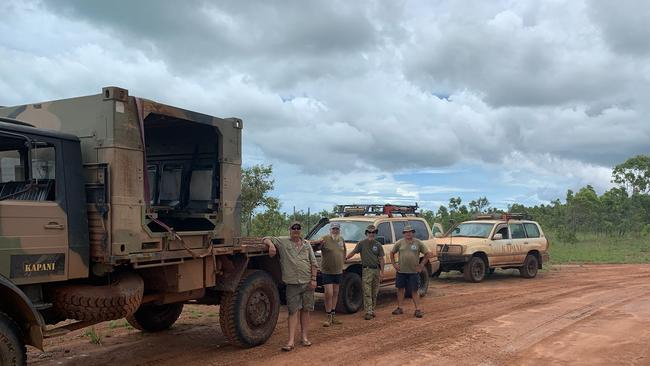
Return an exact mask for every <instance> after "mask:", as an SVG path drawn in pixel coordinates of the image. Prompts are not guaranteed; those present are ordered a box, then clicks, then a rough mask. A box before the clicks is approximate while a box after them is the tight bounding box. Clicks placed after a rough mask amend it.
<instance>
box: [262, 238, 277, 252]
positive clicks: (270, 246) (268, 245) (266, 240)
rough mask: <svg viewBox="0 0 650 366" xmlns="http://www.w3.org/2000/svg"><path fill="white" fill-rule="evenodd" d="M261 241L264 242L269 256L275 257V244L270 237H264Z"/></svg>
mask: <svg viewBox="0 0 650 366" xmlns="http://www.w3.org/2000/svg"><path fill="white" fill-rule="evenodd" d="M263 243H264V244H266V248H267V249H268V250H269V257H275V255H276V254H277V252H278V251H277V249H276V248H275V244H273V242H272V241H271V239H269V238H264V240H263Z"/></svg>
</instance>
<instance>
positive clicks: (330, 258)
mask: <svg viewBox="0 0 650 366" xmlns="http://www.w3.org/2000/svg"><path fill="white" fill-rule="evenodd" d="M310 243H311V244H312V245H315V246H316V248H317V249H320V251H321V269H320V270H321V273H322V278H323V287H324V289H325V313H327V320H325V321H324V322H323V326H324V327H329V326H331V325H332V324H341V321H339V320H338V319H336V311H335V310H334V309H336V302H337V301H338V298H339V284H340V283H341V274H342V273H343V262H344V261H345V252H346V250H345V240H344V239H343V238H342V237H341V224H339V223H338V222H332V223H331V224H330V233H329V235H325V236H323V237H322V238H320V239H319V240H314V241H311V242H310Z"/></svg>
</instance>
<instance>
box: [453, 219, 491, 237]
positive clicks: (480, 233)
mask: <svg viewBox="0 0 650 366" xmlns="http://www.w3.org/2000/svg"><path fill="white" fill-rule="evenodd" d="M492 226H494V224H488V223H476V222H465V223H462V224H460V225H458V227H456V228H455V229H454V230H453V231H452V232H451V236H467V237H471V238H487V237H488V236H489V235H490V231H492Z"/></svg>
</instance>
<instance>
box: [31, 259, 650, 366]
mask: <svg viewBox="0 0 650 366" xmlns="http://www.w3.org/2000/svg"><path fill="white" fill-rule="evenodd" d="M649 279H650V265H587V266H558V267H553V268H552V269H551V270H550V271H547V272H543V273H539V275H538V277H537V278H535V279H532V280H526V279H522V278H520V277H518V276H516V271H506V272H497V273H496V274H494V275H493V276H492V277H491V278H488V279H487V280H485V281H484V282H482V283H479V284H470V283H466V282H464V281H463V280H462V277H460V276H451V277H449V278H444V279H439V280H433V281H432V282H431V285H430V287H429V291H430V292H429V295H428V296H427V297H426V298H424V299H423V300H422V309H423V311H424V312H425V316H424V318H422V319H416V318H414V317H413V316H412V312H413V308H412V304H410V303H407V306H406V312H405V314H404V315H400V316H393V315H391V314H390V312H391V311H392V310H393V308H394V307H395V302H396V301H395V292H394V290H392V289H391V290H386V291H383V293H382V295H380V300H379V309H378V312H377V315H378V317H377V318H376V319H375V320H371V321H365V320H363V319H362V315H361V314H353V315H342V316H339V318H340V319H341V320H342V321H343V322H344V323H343V325H340V326H335V327H333V328H327V329H326V328H322V327H321V326H320V321H321V320H323V319H324V315H323V312H322V305H321V306H320V311H317V312H316V313H314V314H315V315H314V316H313V317H312V320H313V321H312V330H311V341H312V342H313V346H312V347H310V348H306V347H300V346H298V347H297V348H296V350H294V351H293V352H291V353H282V352H280V349H279V348H280V346H281V345H283V344H284V342H285V341H286V338H285V337H286V334H287V330H286V325H287V322H286V312H285V311H284V309H283V312H282V313H281V316H280V319H279V321H278V326H277V328H276V330H275V332H274V333H273V336H272V337H271V339H269V341H268V342H267V343H266V344H265V345H262V346H260V347H257V348H253V349H239V348H236V347H233V346H230V345H229V344H228V343H226V341H225V339H224V337H223V335H222V334H221V330H220V329H219V321H218V308H217V307H210V306H201V305H189V306H186V308H185V310H184V312H183V315H182V317H181V319H180V320H179V321H178V322H177V323H176V325H175V326H174V327H173V328H172V329H171V330H169V331H166V332H162V333H157V334H145V333H141V332H139V331H136V330H134V329H128V328H126V327H124V326H122V324H124V321H123V320H120V321H117V322H113V327H111V323H108V322H107V323H102V324H100V325H97V326H96V327H95V330H96V333H97V334H98V335H99V336H100V337H101V345H97V344H93V343H91V342H90V337H89V336H87V335H84V334H85V333H86V332H87V330H81V331H76V332H72V333H69V334H68V335H66V336H64V337H59V338H53V339H49V340H47V342H46V351H47V352H45V353H41V352H40V351H37V350H35V349H30V351H29V361H30V364H33V365H46V364H47V365H49V364H59V365H77V364H84V365H85V364H88V363H90V362H92V364H93V365H106V364H113V365H120V366H128V365H157V366H158V365H190V366H191V365H225V364H246V365H255V364H273V365H296V364H309V365H338V364H348V365H356V364H364V365H365V364H369V365H397V364H401V365H431V364H449V365H457V364H458V365H513V364H514V365H564V364H571V365H599V364H602V365H610V364H625V365H628V364H629V365H650V346H649V345H650V281H649Z"/></svg>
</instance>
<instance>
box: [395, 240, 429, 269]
mask: <svg viewBox="0 0 650 366" xmlns="http://www.w3.org/2000/svg"><path fill="white" fill-rule="evenodd" d="M391 253H398V254H399V258H398V259H397V263H399V273H417V272H418V271H417V268H415V267H417V265H418V264H420V253H422V254H427V253H429V248H427V246H426V245H424V243H423V242H421V241H420V240H418V239H415V238H414V239H413V240H412V241H410V242H409V241H407V240H406V239H404V238H402V239H400V240H398V241H397V243H395V245H394V246H393V249H392V250H391Z"/></svg>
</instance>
